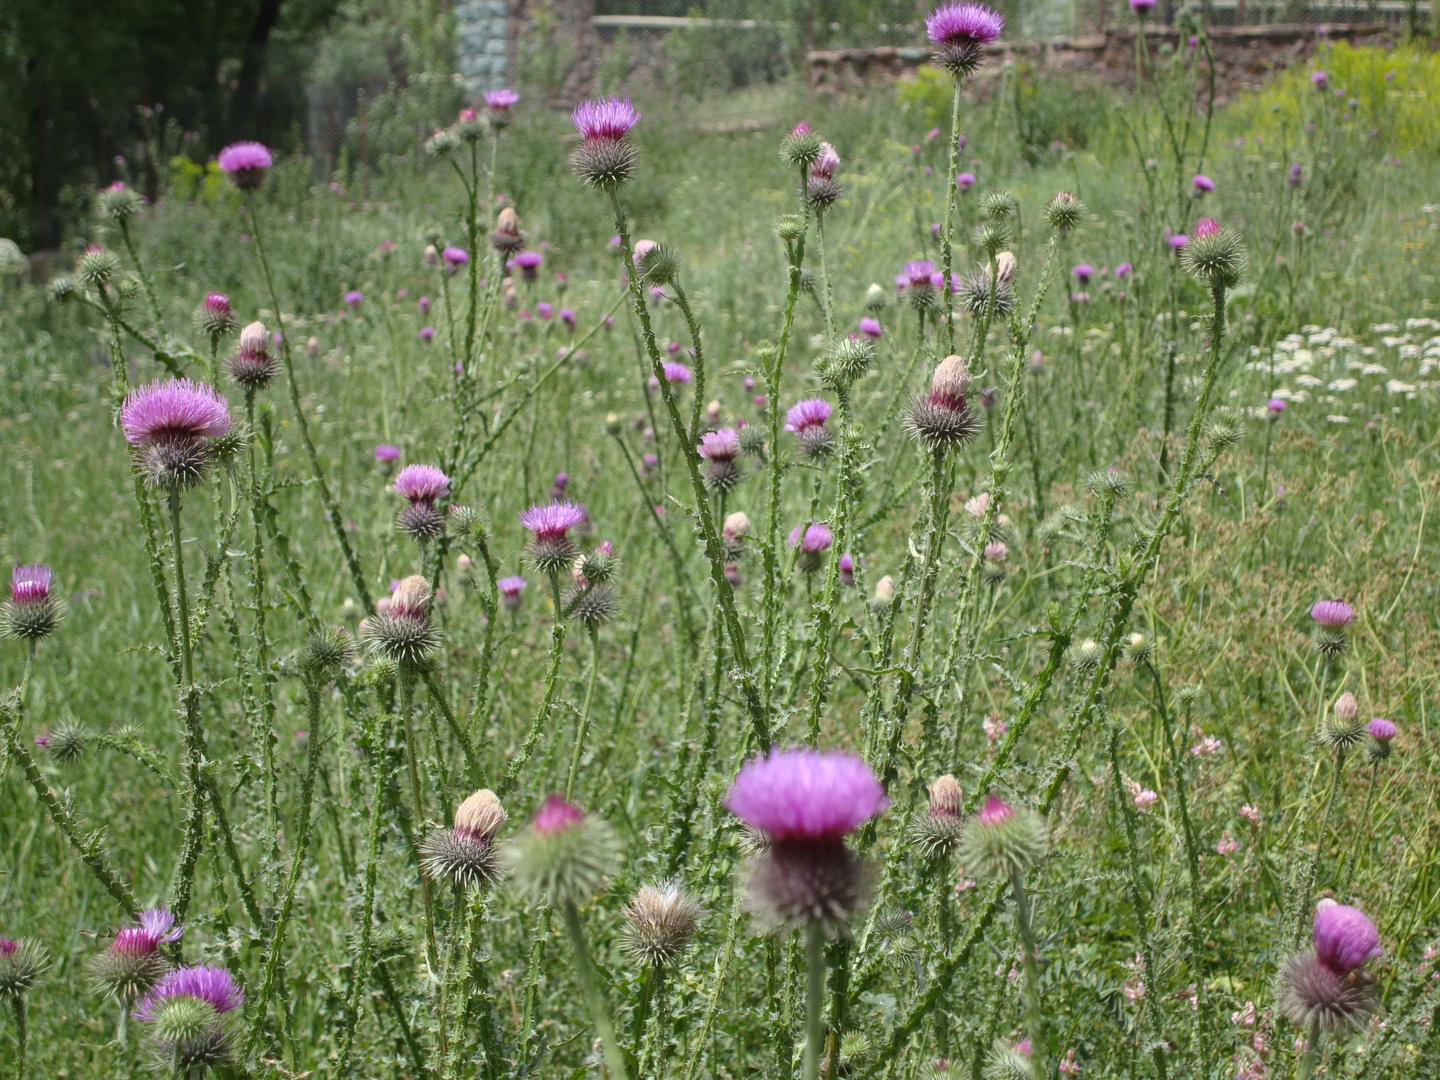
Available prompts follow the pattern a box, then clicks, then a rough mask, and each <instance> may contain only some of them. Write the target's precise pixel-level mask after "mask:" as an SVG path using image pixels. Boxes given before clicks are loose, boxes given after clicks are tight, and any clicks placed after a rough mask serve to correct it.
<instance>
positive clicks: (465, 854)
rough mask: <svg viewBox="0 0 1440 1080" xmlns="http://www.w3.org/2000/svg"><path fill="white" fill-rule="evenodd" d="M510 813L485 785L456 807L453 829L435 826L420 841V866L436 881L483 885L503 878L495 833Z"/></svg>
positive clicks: (460, 884)
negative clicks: (506, 811)
mask: <svg viewBox="0 0 1440 1080" xmlns="http://www.w3.org/2000/svg"><path fill="white" fill-rule="evenodd" d="M506 818H507V815H506V813H505V808H504V807H503V806H501V805H500V800H499V799H498V798H497V797H496V795H495V793H494V792H493V791H491V790H490V789H489V788H481V789H480V790H479V791H477V792H475V793H474V794H473V795H471V796H470V797H469V798H467V799H466V800H465V801H464V802H462V803H461V804H460V805H459V807H457V808H456V810H455V827H454V828H453V829H434V830H432V831H431V832H430V833H428V834H427V835H426V837H425V839H424V840H422V841H421V842H420V869H421V870H423V871H424V873H425V876H426V877H429V878H430V879H432V880H435V881H449V882H451V883H453V884H455V885H458V886H460V887H461V888H480V887H481V886H485V885H491V884H494V883H495V882H496V881H497V880H499V877H500V860H499V857H498V853H497V852H496V850H495V835H496V833H498V832H499V831H500V829H501V827H502V826H503V825H504V824H505V821H506Z"/></svg>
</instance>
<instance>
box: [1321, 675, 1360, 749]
mask: <svg viewBox="0 0 1440 1080" xmlns="http://www.w3.org/2000/svg"><path fill="white" fill-rule="evenodd" d="M1364 738H1365V725H1364V724H1362V723H1361V722H1360V706H1359V704H1358V703H1357V702H1356V701H1355V695H1354V694H1352V693H1351V692H1350V691H1349V690H1347V691H1345V693H1343V694H1341V695H1340V697H1339V698H1338V699H1337V700H1336V702H1335V704H1334V706H1332V707H1331V710H1330V715H1328V716H1327V717H1325V722H1324V723H1323V724H1322V725H1321V728H1320V742H1321V743H1323V744H1324V745H1325V746H1328V747H1331V748H1332V749H1335V750H1350V749H1353V748H1354V747H1356V746H1358V745H1359V744H1360V742H1361V741H1362V740H1363V739H1364Z"/></svg>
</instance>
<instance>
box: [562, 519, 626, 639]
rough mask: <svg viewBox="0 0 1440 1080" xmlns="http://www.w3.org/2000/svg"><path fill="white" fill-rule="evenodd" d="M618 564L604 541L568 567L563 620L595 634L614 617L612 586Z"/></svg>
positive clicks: (616, 601)
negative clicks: (568, 584)
mask: <svg viewBox="0 0 1440 1080" xmlns="http://www.w3.org/2000/svg"><path fill="white" fill-rule="evenodd" d="M619 567H620V560H619V559H617V558H616V557H615V552H614V549H613V548H612V547H611V545H610V541H609V540H606V541H605V542H604V543H602V544H600V546H599V547H597V548H596V549H595V550H594V551H592V552H590V554H588V555H580V556H576V558H575V561H574V563H573V564H572V565H571V578H572V585H571V588H570V589H569V590H568V591H567V593H566V594H565V600H564V605H565V617H566V618H567V619H574V620H575V621H576V622H578V623H581V624H582V625H583V626H584V627H585V628H586V629H587V630H590V631H592V632H593V631H594V630H596V629H598V628H599V627H600V626H601V625H602V624H604V623H607V622H609V621H610V620H611V619H613V618H614V617H615V612H616V611H617V610H618V609H619V607H620V597H619V595H618V594H617V593H616V591H615V586H614V584H613V582H614V579H615V574H616V572H617V571H618V570H619Z"/></svg>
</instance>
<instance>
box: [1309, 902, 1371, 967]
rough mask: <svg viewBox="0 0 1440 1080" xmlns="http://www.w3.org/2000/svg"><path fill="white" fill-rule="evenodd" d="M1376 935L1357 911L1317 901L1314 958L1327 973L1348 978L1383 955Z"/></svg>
mask: <svg viewBox="0 0 1440 1080" xmlns="http://www.w3.org/2000/svg"><path fill="white" fill-rule="evenodd" d="M1384 952H1385V950H1384V949H1382V948H1381V947H1380V931H1378V930H1376V929H1375V924H1374V923H1372V922H1371V921H1370V920H1369V919H1368V918H1367V917H1366V916H1365V913H1364V912H1362V911H1361V910H1360V909H1359V908H1353V907H1349V906H1348V905H1345V904H1336V903H1328V904H1327V903H1325V902H1324V901H1321V903H1320V905H1319V907H1318V909H1317V910H1316V912H1315V956H1316V958H1317V959H1319V961H1320V962H1321V963H1322V964H1324V965H1325V966H1326V967H1328V968H1330V970H1332V971H1334V972H1336V973H1337V974H1339V975H1348V974H1349V973H1350V972H1352V971H1354V970H1355V969H1356V968H1358V967H1359V966H1360V965H1361V964H1363V963H1365V961H1367V960H1371V959H1374V958H1375V957H1377V956H1381V955H1383V954H1384Z"/></svg>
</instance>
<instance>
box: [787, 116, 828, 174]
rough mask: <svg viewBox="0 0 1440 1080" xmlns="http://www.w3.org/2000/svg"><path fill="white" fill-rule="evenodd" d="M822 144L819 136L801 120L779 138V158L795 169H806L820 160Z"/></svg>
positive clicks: (823, 144)
mask: <svg viewBox="0 0 1440 1080" xmlns="http://www.w3.org/2000/svg"><path fill="white" fill-rule="evenodd" d="M824 146H825V143H824V142H823V141H822V140H821V138H820V136H819V135H817V134H815V132H814V131H812V130H811V129H810V125H809V124H807V123H805V121H803V120H802V121H800V123H798V124H796V125H795V126H794V127H793V128H791V129H790V132H789V134H787V135H786V136H785V137H784V138H783V139H781V140H780V158H781V160H782V161H785V162H787V163H789V164H790V165H792V166H793V167H795V168H797V169H802V168H803V169H808V168H810V166H811V165H813V164H815V162H817V161H818V160H820V155H821V154H822V153H823V152H824V150H823V148H824Z"/></svg>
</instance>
